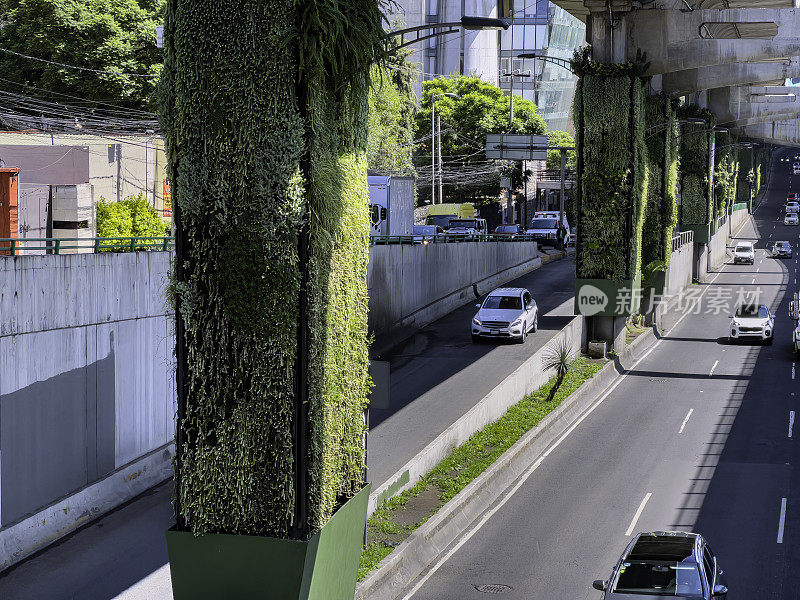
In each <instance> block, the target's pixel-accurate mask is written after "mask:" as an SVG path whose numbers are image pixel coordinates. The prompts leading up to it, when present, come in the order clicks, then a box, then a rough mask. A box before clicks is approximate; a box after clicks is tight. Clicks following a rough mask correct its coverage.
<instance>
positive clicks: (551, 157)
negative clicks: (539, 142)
mask: <svg viewBox="0 0 800 600" xmlns="http://www.w3.org/2000/svg"><path fill="white" fill-rule="evenodd" d="M547 145H548V146H572V147H573V148H574V147H575V139H574V138H573V137H572V136H571V135H570V134H568V133H567V132H566V131H558V130H556V131H548V132H547ZM577 161H578V155H577V153H576V151H575V150H569V151H568V152H567V164H566V168H567V171H573V172H574V171H575V167H576V165H577ZM547 168H548V169H554V170H560V169H561V152H560V151H559V150H548V151H547Z"/></svg>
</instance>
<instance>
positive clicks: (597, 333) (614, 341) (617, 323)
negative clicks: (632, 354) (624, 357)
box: [587, 316, 627, 355]
mask: <svg viewBox="0 0 800 600" xmlns="http://www.w3.org/2000/svg"><path fill="white" fill-rule="evenodd" d="M587 320H588V325H589V337H590V341H597V342H607V343H608V349H609V350H614V352H616V353H617V354H618V355H621V354H622V352H623V351H624V350H625V333H626V327H625V326H626V323H627V317H601V316H594V317H588V319H587Z"/></svg>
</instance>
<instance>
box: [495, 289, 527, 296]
mask: <svg viewBox="0 0 800 600" xmlns="http://www.w3.org/2000/svg"><path fill="white" fill-rule="evenodd" d="M527 291H528V290H526V289H525V288H497V289H496V290H493V291H491V292H489V295H490V296H512V295H514V294H521V293H523V292H527Z"/></svg>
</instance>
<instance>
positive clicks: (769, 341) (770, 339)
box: [767, 336, 773, 346]
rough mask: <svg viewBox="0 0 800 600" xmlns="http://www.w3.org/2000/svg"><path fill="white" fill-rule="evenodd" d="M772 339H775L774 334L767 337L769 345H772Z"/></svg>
mask: <svg viewBox="0 0 800 600" xmlns="http://www.w3.org/2000/svg"><path fill="white" fill-rule="evenodd" d="M772 339H773V338H772V336H769V337H768V338H767V346H772Z"/></svg>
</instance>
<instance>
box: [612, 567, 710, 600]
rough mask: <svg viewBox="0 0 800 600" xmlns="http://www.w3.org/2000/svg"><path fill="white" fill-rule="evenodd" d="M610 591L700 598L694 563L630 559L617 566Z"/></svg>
mask: <svg viewBox="0 0 800 600" xmlns="http://www.w3.org/2000/svg"><path fill="white" fill-rule="evenodd" d="M611 591H612V592H618V593H624V594H649V595H651V596H677V595H680V597H681V598H702V597H703V588H702V585H701V583H700V573H699V571H698V570H697V565H694V564H690V563H679V562H675V561H666V560H631V561H625V562H623V563H622V564H621V565H620V567H619V572H618V573H617V578H616V581H615V582H614V586H613V588H612V590H611Z"/></svg>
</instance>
